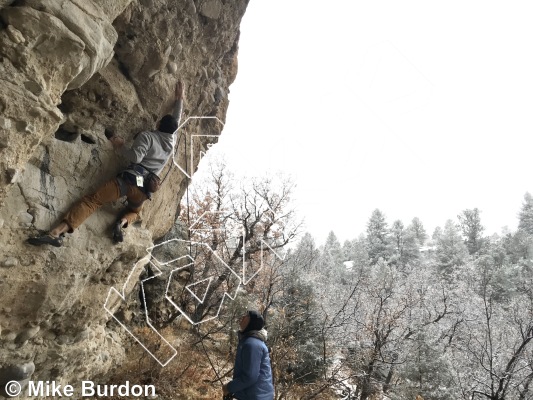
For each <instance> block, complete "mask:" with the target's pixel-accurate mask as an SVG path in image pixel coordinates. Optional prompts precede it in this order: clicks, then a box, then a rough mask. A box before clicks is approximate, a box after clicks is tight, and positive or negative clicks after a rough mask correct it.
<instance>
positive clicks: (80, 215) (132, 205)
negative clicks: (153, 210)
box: [63, 178, 148, 233]
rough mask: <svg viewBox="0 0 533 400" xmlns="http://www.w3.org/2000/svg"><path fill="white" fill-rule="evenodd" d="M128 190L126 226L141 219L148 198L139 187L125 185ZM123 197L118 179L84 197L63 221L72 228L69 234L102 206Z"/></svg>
mask: <svg viewBox="0 0 533 400" xmlns="http://www.w3.org/2000/svg"><path fill="white" fill-rule="evenodd" d="M123 184H124V185H125V186H123V187H125V188H127V192H126V197H127V199H128V208H127V210H126V212H125V213H124V215H123V216H122V218H124V219H125V220H126V221H127V223H126V225H125V226H127V225H129V224H131V223H133V222H135V221H136V220H137V218H139V213H140V212H141V209H142V204H143V203H144V201H145V200H146V199H147V198H148V197H147V196H146V194H145V193H144V192H143V191H142V190H141V189H139V188H138V187H137V186H134V185H131V184H129V183H126V182H124V183H123ZM123 195H124V194H122V195H121V192H120V184H119V181H118V178H114V179H111V180H109V181H107V182H106V183H104V184H103V185H102V186H100V187H99V188H98V190H97V191H96V192H94V193H93V194H90V195H87V196H84V197H83V198H82V199H81V200H80V201H78V202H77V203H76V204H75V205H74V206H73V207H72V208H71V209H70V210H69V211H68V212H67V215H65V217H64V218H63V221H64V222H66V223H67V224H68V226H69V227H70V229H69V233H72V232H73V231H74V229H76V228H78V227H79V226H80V225H81V224H82V223H83V221H85V220H86V219H87V218H88V217H89V216H90V215H91V214H92V213H93V212H95V211H96V210H97V209H98V208H100V207H101V206H102V205H104V204H107V203H111V202H113V201H116V200H118V199H120V198H121V197H122V196H123Z"/></svg>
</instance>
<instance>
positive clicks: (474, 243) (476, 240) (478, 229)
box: [457, 208, 485, 254]
mask: <svg viewBox="0 0 533 400" xmlns="http://www.w3.org/2000/svg"><path fill="white" fill-rule="evenodd" d="M457 217H458V218H459V223H460V225H461V230H462V232H463V236H464V237H465V244H466V247H467V248H468V252H469V253H470V254H475V253H477V252H478V251H479V250H480V249H481V246H482V245H483V236H482V234H483V231H484V230H485V228H484V227H483V225H481V218H480V216H479V210H478V209H477V208H474V209H473V210H464V211H463V212H462V213H461V214H459V215H458V216H457Z"/></svg>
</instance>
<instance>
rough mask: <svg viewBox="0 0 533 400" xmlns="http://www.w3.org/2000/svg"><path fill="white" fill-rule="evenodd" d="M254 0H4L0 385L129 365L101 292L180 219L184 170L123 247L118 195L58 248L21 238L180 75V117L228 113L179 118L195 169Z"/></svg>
mask: <svg viewBox="0 0 533 400" xmlns="http://www.w3.org/2000/svg"><path fill="white" fill-rule="evenodd" d="M247 3H248V0H235V1H227V0H172V1H170V0H20V1H10V0H0V82H1V83H0V228H1V229H0V296H1V297H0V298H1V301H0V383H2V382H5V381H6V380H8V379H19V378H20V379H23V378H26V377H28V376H29V375H30V374H31V373H32V372H33V369H34V368H35V372H33V376H32V379H39V380H56V381H67V382H68V381H70V382H74V381H75V380H76V379H87V378H90V377H92V376H97V375H100V374H102V373H105V372H106V371H107V370H108V369H109V368H110V367H111V366H113V365H116V364H119V363H120V362H121V358H122V357H123V349H122V344H121V337H120V335H118V334H116V333H115V332H114V331H113V330H114V329H116V326H115V325H113V326H111V325H112V324H110V327H107V326H106V323H107V322H108V321H109V319H110V316H109V314H108V313H106V311H105V309H104V307H103V304H104V301H105V299H106V296H107V293H108V291H109V288H110V287H111V286H116V287H119V286H121V285H123V284H124V282H126V278H127V276H128V274H129V273H130V272H131V270H132V267H133V265H134V264H135V263H136V262H137V261H138V260H139V259H140V258H142V257H143V256H145V255H146V248H147V247H149V246H150V245H151V244H152V242H153V241H154V239H156V238H158V237H161V236H162V235H164V234H165V233H166V232H167V231H168V230H169V229H170V227H171V226H172V224H173V222H174V220H175V216H176V211H177V208H178V203H179V200H180V198H181V196H182V195H183V193H184V190H185V188H186V186H187V183H188V180H187V178H186V174H184V173H182V172H180V171H179V169H178V168H176V167H174V166H173V167H172V169H171V171H170V173H169V175H168V178H167V180H166V182H165V185H164V188H163V189H162V190H161V191H159V192H158V193H157V195H156V196H155V198H154V199H153V200H152V201H151V202H148V203H147V204H146V206H145V209H144V211H143V218H142V222H141V223H140V224H139V226H136V227H134V228H133V229H129V232H128V236H127V238H126V240H125V242H124V243H122V244H120V245H118V246H114V245H113V244H112V242H111V240H110V230H109V227H110V226H111V224H112V223H113V221H114V220H115V215H116V213H117V209H118V208H119V207H120V204H117V205H115V206H108V207H104V208H103V209H101V210H99V211H98V212H97V213H96V214H94V215H93V216H92V217H91V218H89V220H88V221H87V222H86V223H85V224H84V225H83V226H82V227H81V228H80V229H79V230H77V231H76V232H75V233H74V234H72V235H69V237H68V238H67V239H66V240H65V244H64V246H63V247H61V248H52V247H49V246H46V247H43V248H36V247H31V246H29V245H26V244H25V243H24V240H25V239H26V238H27V237H28V236H29V235H34V234H36V233H38V232H39V231H45V230H48V229H50V228H51V226H52V225H53V224H54V223H55V222H57V221H58V219H59V218H60V217H61V216H62V214H63V213H64V212H65V211H66V210H67V209H68V207H69V206H70V205H72V204H73V202H75V201H76V200H77V199H78V198H79V197H80V196H81V195H83V194H85V193H87V192H89V191H91V190H93V189H95V188H96V187H97V186H98V185H99V184H101V183H102V182H103V181H105V180H107V179H109V178H110V177H112V176H114V175H115V174H116V173H117V172H118V171H119V170H120V169H121V168H122V167H123V166H124V161H123V160H121V159H120V158H118V157H117V155H116V154H115V153H114V152H113V150H112V149H111V146H110V145H109V143H108V142H107V140H106V138H105V135H104V131H105V130H106V129H108V130H112V131H114V132H115V133H117V134H119V135H121V136H123V137H125V138H127V139H128V140H131V138H132V137H133V135H134V134H135V133H137V132H138V131H140V130H144V129H150V128H153V127H154V126H155V123H156V121H157V120H158V118H160V117H161V116H162V115H163V114H165V113H166V112H168V111H169V108H170V107H171V104H172V96H173V88H174V84H175V83H176V81H177V79H178V78H180V79H182V80H183V82H184V83H185V87H186V90H185V107H184V115H183V118H182V121H185V120H186V119H187V117H195V116H211V117H214V116H216V117H217V118H218V119H219V120H220V121H221V122H218V121H217V120H216V119H209V120H197V119H193V120H190V122H189V123H188V124H187V125H186V126H185V128H184V129H183V135H182V139H181V140H182V141H181V144H180V147H179V148H178V151H177V153H176V155H175V160H176V163H177V164H178V165H181V166H182V167H183V169H185V170H187V171H188V173H189V174H190V173H192V171H194V170H195V168H196V167H197V163H198V159H199V154H200V152H201V151H204V150H205V149H206V148H207V144H208V143H212V142H216V137H213V136H214V135H218V134H220V132H221V130H222V127H223V124H222V122H223V121H224V118H225V114H226V110H227V107H228V91H229V89H228V88H229V86H230V85H231V83H232V82H233V80H234V79H235V76H236V73H237V46H238V37H239V24H240V20H241V18H242V16H243V14H244V12H245V9H246V6H247ZM193 135H209V136H206V137H200V138H198V137H196V140H194V138H193ZM191 143H192V150H191ZM185 144H187V147H186V146H185ZM187 152H188V153H187ZM191 152H192V155H193V156H194V157H192V159H193V161H192V165H191V163H190V162H188V161H187V160H189V159H191ZM166 171H167V170H166V169H165V172H166ZM136 273H137V272H136ZM134 278H135V277H134ZM130 289H131V288H130ZM116 307H118V305H116Z"/></svg>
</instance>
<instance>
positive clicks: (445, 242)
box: [436, 220, 468, 272]
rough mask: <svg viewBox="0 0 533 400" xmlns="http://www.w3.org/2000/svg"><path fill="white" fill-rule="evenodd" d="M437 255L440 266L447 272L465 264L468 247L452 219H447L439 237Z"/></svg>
mask: <svg viewBox="0 0 533 400" xmlns="http://www.w3.org/2000/svg"><path fill="white" fill-rule="evenodd" d="M436 256H437V263H438V265H439V267H440V268H441V269H442V270H444V271H446V272H451V269H452V268H453V267H455V266H458V265H463V264H464V262H465V260H466V257H467V256H468V249H467V248H466V246H465V244H464V242H463V240H462V238H461V235H460V234H459V230H458V229H457V226H456V225H455V224H454V223H453V221H452V220H448V221H446V225H445V226H444V230H443V232H442V234H441V235H440V236H439V237H438V238H437V249H436Z"/></svg>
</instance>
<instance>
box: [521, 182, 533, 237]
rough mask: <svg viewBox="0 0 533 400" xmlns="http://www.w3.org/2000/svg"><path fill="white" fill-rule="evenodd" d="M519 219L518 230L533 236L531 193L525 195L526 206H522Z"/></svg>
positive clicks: (532, 201) (532, 198) (532, 199)
mask: <svg viewBox="0 0 533 400" xmlns="http://www.w3.org/2000/svg"><path fill="white" fill-rule="evenodd" d="M518 219H519V221H518V229H519V230H521V231H524V232H526V233H528V234H530V235H533V197H532V196H531V194H530V193H529V192H527V193H526V194H525V195H524V204H522V209H521V210H520V213H519V214H518Z"/></svg>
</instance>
